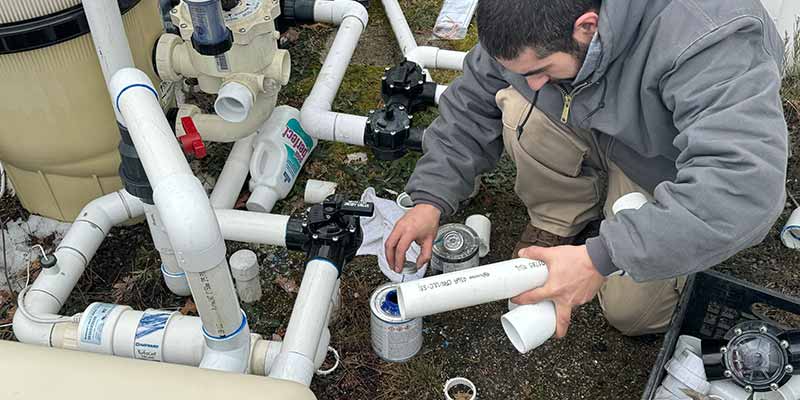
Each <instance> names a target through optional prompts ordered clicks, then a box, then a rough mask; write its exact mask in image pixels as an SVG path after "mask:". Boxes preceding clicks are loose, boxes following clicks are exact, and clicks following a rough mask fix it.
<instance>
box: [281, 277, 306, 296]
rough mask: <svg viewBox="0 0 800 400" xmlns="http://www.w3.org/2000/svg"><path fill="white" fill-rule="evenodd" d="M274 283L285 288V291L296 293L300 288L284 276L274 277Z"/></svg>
mask: <svg viewBox="0 0 800 400" xmlns="http://www.w3.org/2000/svg"><path fill="white" fill-rule="evenodd" d="M275 283H277V284H278V286H280V287H281V289H283V290H285V291H286V293H297V292H298V291H299V290H300V287H299V286H297V282H295V281H294V280H293V279H291V278H287V277H285V276H279V277H277V278H275Z"/></svg>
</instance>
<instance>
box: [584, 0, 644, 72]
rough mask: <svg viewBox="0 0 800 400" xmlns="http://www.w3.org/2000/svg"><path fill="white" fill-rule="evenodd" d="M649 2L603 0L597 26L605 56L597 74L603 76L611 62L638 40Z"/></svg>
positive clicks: (640, 0) (641, 0)
mask: <svg viewBox="0 0 800 400" xmlns="http://www.w3.org/2000/svg"><path fill="white" fill-rule="evenodd" d="M648 3H649V2H648V1H645V0H603V3H602V5H601V6H600V20H599V22H598V27H597V31H598V35H599V36H600V43H602V44H603V56H602V58H601V59H600V64H599V65H598V67H597V69H596V70H595V74H596V75H595V76H602V75H603V74H604V73H605V71H606V69H607V68H608V66H609V64H611V63H612V62H613V61H614V60H616V59H617V58H618V57H619V56H620V55H621V54H622V53H623V52H624V50H625V49H626V48H627V47H628V46H630V45H631V43H632V42H633V41H635V40H636V37H638V35H639V28H640V26H641V23H642V19H643V18H644V14H645V12H646V10H647V7H648Z"/></svg>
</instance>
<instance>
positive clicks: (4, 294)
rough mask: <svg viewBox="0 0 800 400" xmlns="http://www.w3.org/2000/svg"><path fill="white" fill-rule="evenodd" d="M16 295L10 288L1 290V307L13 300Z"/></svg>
mask: <svg viewBox="0 0 800 400" xmlns="http://www.w3.org/2000/svg"><path fill="white" fill-rule="evenodd" d="M13 299H14V296H13V295H12V294H11V292H9V291H8V290H0V307H2V306H4V305H6V303H8V302H9V301H11V300H13Z"/></svg>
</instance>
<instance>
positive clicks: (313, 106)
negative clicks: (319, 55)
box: [300, 0, 368, 146]
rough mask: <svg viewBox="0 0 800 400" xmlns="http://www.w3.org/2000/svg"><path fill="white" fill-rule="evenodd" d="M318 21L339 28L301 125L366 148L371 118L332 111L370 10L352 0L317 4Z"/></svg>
mask: <svg viewBox="0 0 800 400" xmlns="http://www.w3.org/2000/svg"><path fill="white" fill-rule="evenodd" d="M314 20H315V21H320V22H328V23H332V24H335V25H338V26H339V29H338V31H337V32H336V37H335V39H334V40H333V44H332V45H331V48H330V50H329V51H328V56H327V57H325V62H324V63H323V64H322V68H321V69H320V71H319V73H318V75H317V80H316V82H314V87H313V88H312V89H311V93H310V94H309V95H308V97H307V98H306V101H305V102H304V103H303V107H302V109H301V110H300V124H301V125H302V126H303V128H304V129H305V130H306V132H308V133H309V134H310V135H311V136H314V137H316V138H318V139H322V140H329V141H336V142H343V143H349V144H354V145H358V146H363V145H364V129H365V128H366V126H367V118H366V117H362V116H357V115H349V114H341V113H336V112H332V111H331V107H332V105H333V99H334V98H335V97H336V92H337V91H338V90H339V86H340V85H341V83H342V79H343V78H344V74H345V71H346V70H347V66H348V65H349V64H350V59H351V58H352V57H353V52H354V51H355V48H356V44H357V43H358V39H359V37H361V33H362V32H363V31H364V28H366V26H367V21H368V14H367V10H366V9H365V8H364V6H362V5H361V4H359V3H358V2H355V1H351V0H333V1H317V2H315V3H314Z"/></svg>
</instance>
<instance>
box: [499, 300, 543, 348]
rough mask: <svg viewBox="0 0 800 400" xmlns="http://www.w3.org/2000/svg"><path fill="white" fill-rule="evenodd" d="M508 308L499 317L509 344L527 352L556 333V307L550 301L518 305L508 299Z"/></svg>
mask: <svg viewBox="0 0 800 400" xmlns="http://www.w3.org/2000/svg"><path fill="white" fill-rule="evenodd" d="M508 310H509V312H507V313H506V314H504V315H503V316H502V317H501V318H500V322H501V323H502V324H503V330H504V331H505V332H506V335H507V336H508V339H509V340H511V344H513V345H514V348H515V349H517V351H519V352H520V353H523V354H525V353H527V352H529V351H531V350H533V349H535V348H537V347H539V346H541V345H542V343H544V342H546V341H547V339H550V338H551V337H552V336H553V335H554V334H555V333H556V307H555V305H554V304H553V302H552V301H543V302H541V303H536V304H525V305H519V304H515V303H512V302H511V300H509V301H508Z"/></svg>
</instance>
